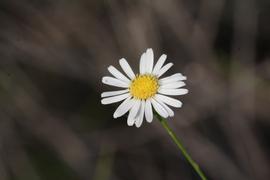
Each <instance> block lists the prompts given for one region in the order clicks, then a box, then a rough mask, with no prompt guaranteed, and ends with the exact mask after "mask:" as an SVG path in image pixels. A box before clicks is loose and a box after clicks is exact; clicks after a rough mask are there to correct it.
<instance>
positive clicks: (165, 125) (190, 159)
mask: <svg viewBox="0 0 270 180" xmlns="http://www.w3.org/2000/svg"><path fill="white" fill-rule="evenodd" d="M155 115H156V117H157V118H158V120H159V121H160V123H161V124H162V126H163V127H164V129H166V131H167V132H168V134H169V135H170V137H171V138H172V140H173V142H174V143H175V144H176V145H177V147H178V148H179V149H180V150H181V152H182V154H183V155H184V157H185V158H186V160H187V161H188V162H189V164H190V165H191V166H192V167H193V169H194V170H195V171H196V173H197V174H198V175H199V176H200V178H201V179H202V180H207V178H206V176H205V175H204V174H203V172H202V171H201V169H200V167H199V166H198V164H197V163H196V162H195V161H194V160H193V159H192V158H191V156H190V155H189V154H188V152H187V150H186V149H185V147H184V146H183V144H182V142H181V140H180V139H179V138H177V136H176V134H175V133H174V132H173V131H172V129H171V128H170V127H169V125H168V123H167V121H166V119H164V118H163V117H161V116H160V115H158V114H157V113H155Z"/></svg>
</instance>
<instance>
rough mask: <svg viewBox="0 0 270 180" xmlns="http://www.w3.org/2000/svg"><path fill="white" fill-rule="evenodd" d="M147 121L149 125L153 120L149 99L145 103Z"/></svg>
mask: <svg viewBox="0 0 270 180" xmlns="http://www.w3.org/2000/svg"><path fill="white" fill-rule="evenodd" d="M145 119H146V121H147V122H149V123H150V122H152V120H153V110H152V105H151V102H150V100H149V99H147V100H146V102H145Z"/></svg>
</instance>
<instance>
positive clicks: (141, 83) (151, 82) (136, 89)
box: [129, 74, 159, 100]
mask: <svg viewBox="0 0 270 180" xmlns="http://www.w3.org/2000/svg"><path fill="white" fill-rule="evenodd" d="M158 87H159V85H158V80H157V78H156V77H155V76H153V75H148V74H144V75H138V76H136V78H135V79H134V80H133V81H132V83H131V85H130V87H129V90H130V93H131V95H132V96H133V97H134V98H136V99H143V100H146V99H148V98H150V97H152V96H154V95H155V94H156V93H157V90H158Z"/></svg>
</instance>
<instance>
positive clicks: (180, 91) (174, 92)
mask: <svg viewBox="0 0 270 180" xmlns="http://www.w3.org/2000/svg"><path fill="white" fill-rule="evenodd" d="M158 92H159V93H160V94H165V95H172V96H176V95H184V94H187V93H188V90H187V89H159V90H158Z"/></svg>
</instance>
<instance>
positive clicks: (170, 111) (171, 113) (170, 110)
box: [155, 99, 174, 117]
mask: <svg viewBox="0 0 270 180" xmlns="http://www.w3.org/2000/svg"><path fill="white" fill-rule="evenodd" d="M155 100H156V101H157V102H158V103H159V104H160V105H161V106H162V107H163V108H164V109H165V110H166V111H167V113H168V115H169V116H170V117H173V116H174V112H173V110H172V109H171V108H169V107H168V106H167V105H166V104H164V103H163V102H162V101H158V100H157V99H155Z"/></svg>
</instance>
